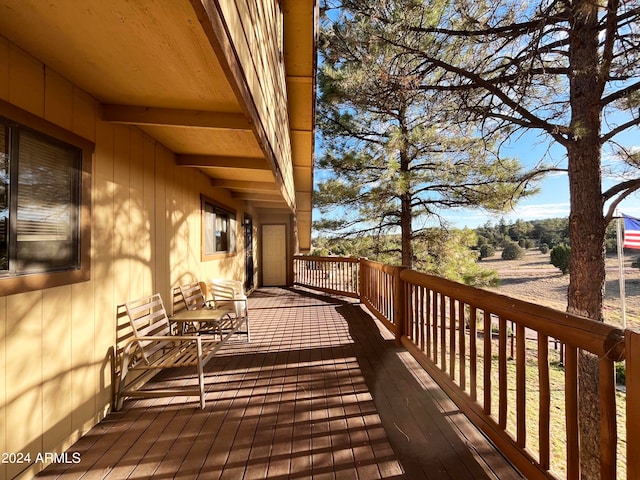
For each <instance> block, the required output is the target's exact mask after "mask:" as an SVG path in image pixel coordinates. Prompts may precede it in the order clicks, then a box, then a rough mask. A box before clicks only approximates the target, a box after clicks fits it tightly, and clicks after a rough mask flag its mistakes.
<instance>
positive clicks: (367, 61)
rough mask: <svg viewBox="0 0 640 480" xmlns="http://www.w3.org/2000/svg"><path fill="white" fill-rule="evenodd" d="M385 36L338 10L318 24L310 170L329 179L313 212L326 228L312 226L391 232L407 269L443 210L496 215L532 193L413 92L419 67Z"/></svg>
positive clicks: (506, 162)
mask: <svg viewBox="0 0 640 480" xmlns="http://www.w3.org/2000/svg"><path fill="white" fill-rule="evenodd" d="M407 12H408V10H404V9H402V8H400V9H398V10H396V11H395V14H397V15H404V14H405V13H407ZM387 28H390V29H391V30H393V29H394V28H395V26H394V25H390V24H380V23H376V22H372V21H371V17H370V16H369V15H368V14H366V15H361V14H357V13H356V14H354V13H353V12H350V11H347V10H343V11H342V12H341V13H340V14H334V15H332V16H331V18H329V17H328V18H326V19H325V21H324V22H323V29H322V31H321V38H320V53H321V59H322V66H321V69H320V75H319V87H320V95H319V104H318V118H319V126H320V132H321V135H322V138H323V142H322V146H323V152H322V154H321V155H320V156H319V159H318V163H317V167H318V169H319V171H320V172H322V171H327V172H329V173H328V175H327V177H326V178H325V179H323V180H322V181H321V182H320V184H319V187H318V190H317V191H316V194H315V198H314V204H315V205H316V206H317V207H319V208H320V210H321V212H322V213H323V214H325V213H330V218H329V219H323V220H320V221H319V222H316V225H315V226H316V228H317V229H328V230H332V231H333V232H336V231H340V232H343V233H345V234H351V235H356V234H378V235H384V234H388V233H392V232H393V233H398V232H399V233H400V235H401V256H402V264H403V265H407V266H411V265H413V263H414V253H413V245H412V242H413V241H416V240H418V239H419V238H420V237H421V236H423V235H424V234H425V226H426V225H427V223H428V222H429V221H431V222H432V223H433V221H434V220H440V221H444V217H445V216H446V212H447V209H451V208H456V207H469V206H472V207H483V208H487V209H493V210H504V209H507V208H510V207H512V205H513V204H514V203H515V202H516V201H517V200H518V199H519V198H521V197H522V196H524V195H527V194H530V193H533V192H534V188H533V187H532V184H531V178H532V175H531V174H530V172H529V173H528V172H524V170H523V168H522V166H521V165H520V164H519V162H518V161H516V160H515V159H512V158H504V157H501V156H499V155H498V154H497V149H496V148H495V146H494V144H493V143H491V142H488V141H487V140H486V139H484V138H482V137H481V136H479V135H478V133H479V130H478V128H477V125H476V124H474V123H472V122H465V123H458V124H454V123H451V122H450V121H449V119H448V118H447V116H446V115H445V113H446V112H447V111H448V110H450V109H451V108H452V106H451V105H450V104H449V103H448V102H450V99H448V98H446V97H442V96H440V95H436V94H434V93H433V92H429V91H426V90H424V89H422V88H420V85H421V82H422V81H423V74H422V73H421V71H420V69H421V62H420V61H419V60H416V59H411V58H409V57H403V56H401V55H399V50H398V48H397V47H395V46H393V45H391V44H389V43H388V42H385V41H380V38H381V37H382V36H384V35H386V34H387V33H388V32H386V29H387ZM416 41H417V42H419V44H421V43H422V42H423V39H422V38H416Z"/></svg>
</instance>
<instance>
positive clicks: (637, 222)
mask: <svg viewBox="0 0 640 480" xmlns="http://www.w3.org/2000/svg"><path fill="white" fill-rule="evenodd" d="M622 218H623V219H624V243H623V244H622V246H623V247H626V248H635V249H640V219H638V218H633V217H627V216H625V215H623V216H622Z"/></svg>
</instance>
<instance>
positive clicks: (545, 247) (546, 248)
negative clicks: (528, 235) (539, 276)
mask: <svg viewBox="0 0 640 480" xmlns="http://www.w3.org/2000/svg"><path fill="white" fill-rule="evenodd" d="M540 253H549V245H547V244H546V243H543V244H542V245H540Z"/></svg>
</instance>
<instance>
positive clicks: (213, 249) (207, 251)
mask: <svg viewBox="0 0 640 480" xmlns="http://www.w3.org/2000/svg"><path fill="white" fill-rule="evenodd" d="M202 204H203V205H202V214H203V219H202V230H203V253H204V256H205V257H207V256H211V255H216V254H219V253H234V252H235V250H236V226H237V225H236V214H235V212H233V211H231V210H227V209H225V208H223V207H219V206H218V205H216V204H215V203H213V202H212V201H210V200H208V199H205V198H203V199H202Z"/></svg>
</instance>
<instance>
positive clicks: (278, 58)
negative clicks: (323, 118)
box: [215, 0, 295, 205]
mask: <svg viewBox="0 0 640 480" xmlns="http://www.w3.org/2000/svg"><path fill="white" fill-rule="evenodd" d="M215 3H216V4H217V6H218V9H219V11H220V15H221V17H222V18H223V20H224V23H225V26H226V28H227V31H228V34H229V36H230V39H231V43H232V44H233V47H234V50H235V53H236V55H237V61H238V62H239V67H240V69H241V70H242V72H243V75H244V79H245V82H246V88H247V89H248V91H249V93H250V95H251V102H252V103H253V104H254V106H255V109H256V112H257V114H258V117H259V118H258V120H259V121H260V123H261V125H262V128H263V129H264V131H265V134H266V137H267V140H268V142H269V146H265V148H270V149H271V150H272V152H273V154H274V156H275V161H276V163H277V168H278V170H279V171H280V173H281V175H282V179H283V182H284V189H285V196H288V197H289V199H288V200H287V201H288V202H290V204H291V205H293V204H294V202H295V198H294V184H293V169H292V158H291V138H290V134H289V116H288V110H287V86H286V79H285V70H284V61H283V60H284V59H283V54H284V52H283V48H284V45H283V41H284V40H283V17H282V12H281V11H280V7H279V5H278V2H274V1H273V0H236V1H233V2H224V1H217V2H215ZM247 100H248V99H247ZM267 154H268V152H267Z"/></svg>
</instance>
